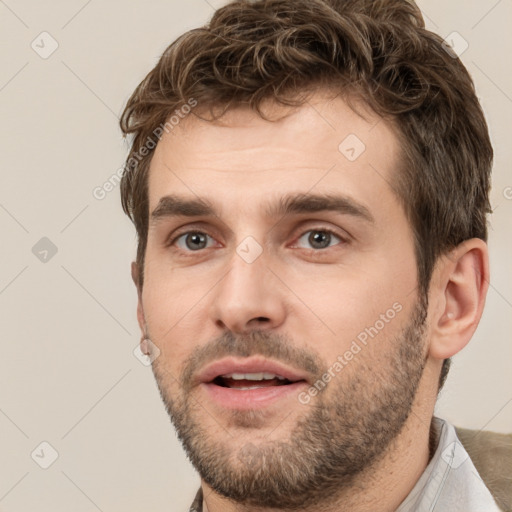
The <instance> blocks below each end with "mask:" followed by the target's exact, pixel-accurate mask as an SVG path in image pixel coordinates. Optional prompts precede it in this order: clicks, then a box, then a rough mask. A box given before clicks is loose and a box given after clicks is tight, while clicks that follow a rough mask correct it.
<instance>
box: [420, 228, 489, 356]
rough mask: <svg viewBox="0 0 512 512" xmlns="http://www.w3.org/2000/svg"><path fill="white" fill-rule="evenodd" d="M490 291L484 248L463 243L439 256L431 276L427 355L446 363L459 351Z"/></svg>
mask: <svg viewBox="0 0 512 512" xmlns="http://www.w3.org/2000/svg"><path fill="white" fill-rule="evenodd" d="M488 288H489V255H488V250H487V244H486V243H485V242H484V241H483V240H480V239H479V238H472V239H470V240H466V241H465V242H463V243H462V244H460V245H458V246H457V247H456V248H455V249H453V250H452V251H450V253H449V254H447V255H444V256H442V257H441V258H440V259H439V261H438V263H437V264H436V268H435V270H434V273H433V276H432V285H431V289H430V296H429V301H431V303H432V306H433V308H432V310H433V315H432V321H431V338H430V351H429V353H430V355H431V356H432V357H433V358H435V359H447V358H449V357H452V356H453V355H455V354H456V353H457V352H459V351H460V350H462V349H463V348H464V347H465V346H466V345H467V344H468V342H469V340H470V339H471V337H472V336H473V334H474V332H475V330H476V328H477V326H478V323H479V321H480V318H481V316H482V312H483V309H484V304H485V297H486V295H487V290H488Z"/></svg>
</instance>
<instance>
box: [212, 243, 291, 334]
mask: <svg viewBox="0 0 512 512" xmlns="http://www.w3.org/2000/svg"><path fill="white" fill-rule="evenodd" d="M283 291H284V290H283V285H282V284H281V283H280V281H279V279H278V278H277V277H276V276H275V275H274V273H273V272H272V271H271V270H270V268H268V267H267V263H266V259H265V257H264V256H263V255H261V256H260V257H259V258H258V259H256V261H253V262H252V263H248V262H246V261H244V259H243V258H241V257H240V256H239V254H237V253H234V254H233V257H232V258H231V259H230V262H229V268H228V269H227V273H226V274H225V275H224V277H223V278H222V279H221V280H220V282H219V283H218V284H217V286H216V287H215V288H214V290H213V293H212V299H211V304H212V318H213V320H214V322H215V324H216V325H217V327H219V328H221V329H223V330H225V329H229V330H230V331H232V332H234V333H238V334H246V333H248V332H250V331H253V330H270V329H275V328H277V327H279V326H280V325H281V324H282V323H283V322H284V320H285V316H286V307H285V300H284V296H283Z"/></svg>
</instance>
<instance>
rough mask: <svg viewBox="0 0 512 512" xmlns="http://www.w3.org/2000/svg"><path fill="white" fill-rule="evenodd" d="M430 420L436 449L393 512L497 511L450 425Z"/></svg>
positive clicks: (438, 420) (496, 506)
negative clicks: (433, 427) (436, 433)
mask: <svg viewBox="0 0 512 512" xmlns="http://www.w3.org/2000/svg"><path fill="white" fill-rule="evenodd" d="M433 421H434V422H436V429H437V431H438V432H439V442H438V445H437V449H436V451H435V453H434V456H433V457H432V460H431V461H430V463H429V464H428V466H427V467H426V468H425V471H424V472H423V474H422V475H421V477H420V479H419V480H418V481H417V482H416V485H415V486H414V488H413V489H412V491H411V492H410V493H409V495H408V496H407V498H405V500H404V501H403V502H402V504H401V505H400V506H399V507H398V509H397V510H396V512H501V509H500V508H499V507H498V505H497V504H496V502H495V501H494V498H493V497H492V495H491V493H490V492H489V489H487V486H486V485H485V484H484V482H483V481H482V479H481V478H480V475H479V474H478V471H477V470H476V468H475V466H474V465H473V462H472V461H471V459H470V458H469V455H468V453H467V451H466V450H465V449H464V447H463V446H462V444H461V443H460V441H459V440H458V438H457V434H456V432H455V428H454V427H453V425H451V424H450V423H448V422H447V421H445V420H442V419H440V418H434V419H433Z"/></svg>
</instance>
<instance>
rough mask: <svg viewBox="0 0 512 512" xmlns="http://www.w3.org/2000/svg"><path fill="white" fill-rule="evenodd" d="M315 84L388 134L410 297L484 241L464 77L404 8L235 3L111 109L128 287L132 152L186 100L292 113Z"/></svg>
mask: <svg viewBox="0 0 512 512" xmlns="http://www.w3.org/2000/svg"><path fill="white" fill-rule="evenodd" d="M322 87H325V88H329V89H333V88H334V89H337V90H339V92H340V94H343V96H344V97H349V98H358V99H361V100H363V101H364V103H365V104H367V105H368V106H369V107H371V109H373V110H374V111H375V112H376V113H377V114H378V115H381V116H383V117H385V118H387V119H388V120H390V123H391V124H392V125H393V126H394V127H395V128H396V132H397V136H398V138H399V140H400V143H401V147H402V149H403V154H402V162H401V164H402V165H401V166H400V170H399V171H397V173H396V175H395V176H394V183H392V186H393V188H394V190H395V192H396V194H397V197H398V198H399V200H400V201H401V203H402V205H403V207H404V209H405V212H406V215H407V217H408V219H409V221H410V223H411V226H412V229H413V232H414V236H415V250H416V258H417V266H418V281H419V288H420V293H423V294H426V293H427V292H428V288H429V283H430V278H431V275H432V271H433V268H434V264H435V262H436V260H437V258H438V257H439V256H440V255H441V254H443V253H446V252H447V251H449V250H450V249H452V248H454V247H455V246H457V245H458V244H460V243H461V242H463V241H464V240H467V239H470V238H475V237H476V238H481V239H483V240H487V221H486V214H487V213H489V212H490V211H491V208H490V204H489V198H488V194H489V189H490V172H491V166H492V157H493V151H492V146H491V143H490V140H489V134H488V129H487V124H486V122H485V119H484V115H483V112H482V109H481V107H480V104H479V102H478V99H477V97H476V94H475V90H474V86H473V82H472V80H471V78H470V76H469V74H468V72H467V70H466V69H465V67H464V66H463V64H462V63H461V61H460V60H459V59H458V58H457V57H456V56H455V55H454V54H453V53H452V52H451V51H450V50H449V48H448V47H447V46H446V45H445V44H443V40H442V39H441V38H440V37H439V36H437V35H435V34H433V33H432V32H430V31H428V30H426V29H425V26H424V22H423V18H422V15H421V11H420V10H419V8H418V7H417V6H416V5H415V4H414V3H413V2H412V1H407V0H345V1H344V0H257V1H248V0H238V1H234V2H232V3H230V4H228V5H226V6H225V7H223V8H221V9H219V10H217V11H216V12H215V14H214V16H213V18H212V19H211V21H210V23H209V24H207V25H206V26H205V27H202V28H199V29H195V30H191V31H189V32H187V33H185V34H184V35H182V36H181V37H179V38H178V39H177V40H176V41H175V42H173V43H172V44H171V45H170V46H169V47H168V48H167V50H166V51H165V52H164V54H163V55H162V57H161V58H160V60H159V62H158V64H157V65H156V67H155V68H154V69H153V70H152V71H151V72H150V73H149V74H148V75H147V76H146V77H145V78H144V80H143V81H142V82H141V83H140V85H139V86H138V87H137V88H136V90H135V92H134V93H133V95H132V96H131V98H130V99H129V101H128V104H127V105H126V108H125V110H124V112H123V115H122V118H121V129H122V130H123V133H124V134H125V135H127V134H132V135H133V141H132V146H131V151H130V154H129V155H128V158H127V161H126V166H125V173H124V175H123V178H122V181H121V197H122V205H123V209H124V211H125V212H126V213H127V214H128V215H129V216H130V218H131V219H132V221H133V222H134V224H135V227H136V230H137V235H138V249H137V263H138V266H139V272H140V274H139V275H140V282H139V286H140V287H142V285H143V275H144V274H143V272H144V255H145V250H146V244H147V234H148V220H149V204H148V189H147V181H148V180H147V178H148V170H149V164H150V161H151V157H152V154H153V151H149V153H147V154H146V156H144V157H142V158H141V157H140V154H141V150H142V149H143V148H144V146H145V145H146V144H147V141H148V140H149V139H151V138H152V134H154V133H155V129H156V128H158V127H159V126H163V125H164V124H165V123H166V121H167V120H168V119H169V117H170V116H172V114H173V112H175V111H176V110H177V109H180V107H182V106H183V105H186V104H187V103H188V102H189V101H190V99H191V98H194V100H195V101H197V102H198V104H199V106H200V107H201V108H202V109H203V110H204V108H210V109H212V108H217V107H221V108H222V109H223V111H225V110H227V109H229V108H232V107H236V106H240V105H244V104H245V105H249V106H250V107H252V108H253V109H254V110H255V111H257V112H258V113H259V114H260V115H263V114H262V112H261V110H260V107H261V105H262V103H263V101H265V100H269V99H270V100H274V101H276V102H278V103H281V104H285V105H293V106H296V105H300V104H302V103H304V102H305V101H306V99H307V94H306V93H308V92H314V91H315V90H318V89H319V88H322ZM303 93H304V94H303ZM146 152H147V151H146ZM146 152H145V153H146ZM447 361H448V360H447ZM448 365H449V362H445V365H444V371H443V373H442V375H441V382H444V378H445V377H446V373H447V370H448Z"/></svg>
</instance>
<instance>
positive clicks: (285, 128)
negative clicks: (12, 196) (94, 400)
mask: <svg viewBox="0 0 512 512" xmlns="http://www.w3.org/2000/svg"><path fill="white" fill-rule="evenodd" d="M121 126H122V129H123V131H124V133H125V134H132V135H133V140H132V147H131V152H130V154H129V156H128V159H127V163H126V172H125V174H124V176H123V181H122V187H121V188H122V201H123V207H124V209H125V211H126V213H128V214H129V215H130V216H131V218H132V220H133V221H134V223H135V226H136V229H137V233H138V239H139V245H138V251H137V259H136V262H134V263H133V265H132V277H133V280H134V282H135V284H136V286H137V290H138V311H137V315H138V321H139V324H140V327H141V331H142V340H141V350H142V351H143V352H144V353H146V354H148V355H149V357H150V358H151V360H152V367H153V372H154V375H155V378H156V381H157V384H158V387H159V390H160V393H161V396H162V399H163V401H164V404H165V406H166V409H167V411H168V413H169V414H170V416H171V419H172V421H173V423H174V425H175V427H176V430H177V433H178V436H179V437H180V439H181V441H182V443H183V446H184V448H185V450H186V452H187V455H188V457H189V458H190V460H191V462H192V463H193V465H194V466H195V468H196V469H197V471H198V472H199V475H200V477H201V489H200V491H199V493H198V496H197V498H196V500H195V502H194V504H193V505H192V507H191V510H195V511H200V510H202V511H209V512H219V511H222V512H230V511H235V510H237V511H239V510H243V511H263V510H265V511H269V510H309V511H322V512H330V511H351V512H359V511H377V510H378V511H395V510H398V511H400V512H405V511H412V510H436V511H450V512H454V511H461V512H462V511H463V512H477V511H478V512H482V511H497V510H500V508H498V506H497V504H496V502H495V500H494V499H493V497H492V495H491V493H490V491H489V489H488V488H487V487H486V485H485V484H484V483H483V481H482V480H481V479H480V476H479V474H478V471H477V469H476V468H475V466H474V464H473V462H472V461H471V459H470V458H468V456H467V452H466V450H465V449H464V447H463V446H462V445H461V443H460V442H459V441H458V439H457V435H456V432H455V430H454V427H453V426H452V425H450V424H449V423H447V422H446V421H443V420H441V419H439V418H435V417H433V411H434V405H435V402H436V397H437V394H438V391H439V389H440V388H441V386H442V385H443V383H444V380H445V378H446V375H447V372H448V368H449V361H450V358H451V357H452V356H453V355H454V354H456V353H457V352H459V351H460V350H461V349H462V348H464V346H465V345H466V344H467V343H468V342H469V340H470V338H471V337H472V335H473V333H474V331H475V329H476V327H477V325H478V322H479V320H480V317H481V314H482V310H483V307H484V301H485V296H486V292H487V288H488V282H489V269H488V253H487V247H486V243H485V241H486V238H487V227H486V214H487V213H488V212H489V211H490V206H489V200H488V192H489V186H490V185H489V183H490V169H491V162H492V148H491V145H490V142H489V136H488V132H487V126H486V123H485V120H484V117H483V114H482V111H481V108H480V106H479V103H478V101H477V98H476V96H475V92H474V88H473V85H472V82H471V79H470V77H469V75H468V73H467V71H466V70H465V68H464V67H463V65H462V64H461V62H460V61H459V60H458V59H457V58H456V57H455V55H453V54H452V53H451V51H450V50H449V48H446V47H445V45H443V42H442V40H441V39H440V38H439V37H438V36H436V35H434V34H432V33H431V32H428V31H426V30H425V28H424V25H423V20H422V18H421V13H420V12H419V10H418V8H417V7H416V6H415V5H414V4H413V3H410V2H407V1H404V0H388V1H385V0H380V1H379V0H377V1H373V2H372V1H369V0H347V1H341V0H340V1H335V0H267V1H265V0H260V1H256V2H248V1H238V2H234V3H231V4H228V5H227V6H225V7H224V8H222V9H219V10H218V11H217V12H216V13H215V15H214V17H213V19H212V21H211V23H210V24H209V25H208V26H207V27H205V28H202V29H198V30H193V31H190V32H188V33H186V34H185V35H184V36H182V37H181V38H179V39H178V40H177V41H176V42H174V43H173V44H172V45H171V46H170V47H169V48H168V49H167V50H166V52H165V53H164V55H163V56H162V58H161V59H160V61H159V63H158V64H157V66H156V67H155V68H154V69H153V70H152V71H151V72H150V73H149V74H148V76H147V77H146V78H145V79H144V80H143V82H142V83H141V84H140V85H139V86H138V88H137V89H136V91H135V92H134V94H133V95H132V97H131V98H130V100H129V101H128V104H127V106H126V109H125V112H124V114H123V118H122V121H121Z"/></svg>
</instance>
